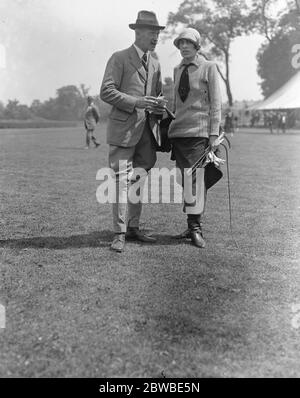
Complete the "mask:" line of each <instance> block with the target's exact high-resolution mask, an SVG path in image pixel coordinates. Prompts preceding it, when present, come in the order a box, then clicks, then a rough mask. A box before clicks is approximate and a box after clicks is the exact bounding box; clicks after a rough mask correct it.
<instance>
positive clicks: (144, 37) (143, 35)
mask: <svg viewBox="0 0 300 398" xmlns="http://www.w3.org/2000/svg"><path fill="white" fill-rule="evenodd" d="M159 33H160V32H159V30H157V29H153V30H152V29H146V28H145V29H136V41H135V43H136V45H137V46H138V47H139V48H140V49H141V50H143V51H145V52H146V51H154V50H155V47H156V45H157V42H158V36H159Z"/></svg>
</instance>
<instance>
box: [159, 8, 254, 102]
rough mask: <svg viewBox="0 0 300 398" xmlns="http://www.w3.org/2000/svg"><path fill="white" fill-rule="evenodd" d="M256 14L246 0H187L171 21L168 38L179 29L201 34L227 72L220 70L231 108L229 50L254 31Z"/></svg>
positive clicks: (210, 51)
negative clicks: (238, 38) (185, 28)
mask: <svg viewBox="0 0 300 398" xmlns="http://www.w3.org/2000/svg"><path fill="white" fill-rule="evenodd" d="M253 18H254V16H253V14H252V13H251V9H250V7H249V6H248V5H247V2H246V1H245V0H231V1H227V0H211V1H210V2H209V3H208V2H207V1H206V0H184V1H183V2H182V3H181V4H180V6H179V9H178V11H177V12H176V13H170V14H169V17H168V27H169V31H168V33H167V34H168V35H170V34H174V32H175V29H176V27H177V26H178V25H180V24H183V25H185V26H189V27H193V28H195V29H197V30H198V32H199V33H200V35H201V37H202V39H203V45H204V47H205V50H206V51H207V54H208V56H211V57H213V58H217V59H218V60H219V61H221V62H222V63H223V66H224V68H223V69H225V72H223V70H221V68H220V67H219V66H218V71H219V74H220V76H221V78H222V80H223V82H224V84H225V86H226V92H227V97H228V102H229V105H230V106H232V104H233V96H232V90H231V85H230V79H229V72H230V46H231V44H232V41H233V40H234V39H235V38H236V37H239V36H242V35H245V34H248V33H249V32H250V31H251V30H252V29H253V27H254V21H253Z"/></svg>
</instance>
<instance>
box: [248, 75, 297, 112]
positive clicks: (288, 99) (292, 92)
mask: <svg viewBox="0 0 300 398" xmlns="http://www.w3.org/2000/svg"><path fill="white" fill-rule="evenodd" d="M297 108H300V71H299V72H297V73H296V74H295V75H294V76H293V77H292V78H291V79H290V80H289V81H288V82H286V83H285V84H284V85H283V86H282V87H280V88H279V89H278V90H277V91H275V93H273V94H272V95H271V96H270V97H269V98H267V99H266V100H265V101H262V102H261V103H259V104H257V105H256V107H255V109H257V110H272V109H274V110H275V109H297Z"/></svg>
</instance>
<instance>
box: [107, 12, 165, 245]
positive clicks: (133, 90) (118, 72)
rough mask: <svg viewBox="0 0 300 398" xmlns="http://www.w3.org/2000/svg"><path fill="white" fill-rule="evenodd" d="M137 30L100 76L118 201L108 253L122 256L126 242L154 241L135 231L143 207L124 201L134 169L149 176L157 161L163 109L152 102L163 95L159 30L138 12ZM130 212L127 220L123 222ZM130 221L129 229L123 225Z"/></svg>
mask: <svg viewBox="0 0 300 398" xmlns="http://www.w3.org/2000/svg"><path fill="white" fill-rule="evenodd" d="M129 27H130V29H133V30H134V31H135V42H134V44H133V45H132V46H131V47H129V48H127V49H125V50H122V51H118V52H116V53H114V54H113V55H112V56H111V58H110V59H109V61H108V63H107V66H106V70H105V74H104V77H103V81H102V85H101V91H100V97H101V99H102V100H103V101H105V102H107V103H108V104H110V105H112V110H111V113H110V116H109V120H108V125H107V143H108V144H109V166H110V168H111V169H113V170H114V172H115V178H116V202H115V203H113V227H114V232H115V237H114V240H113V242H112V244H111V249H112V250H114V251H117V252H122V250H123V249H124V245H125V234H126V238H127V239H134V240H138V241H141V242H148V243H152V242H155V239H154V238H153V237H151V236H148V235H146V234H144V233H143V232H142V231H141V230H140V229H139V220H140V216H141V211H142V203H140V202H139V203H131V201H130V200H128V181H129V182H130V183H134V182H135V181H136V180H135V175H134V170H135V169H137V168H139V170H141V169H143V170H145V175H144V176H143V177H142V178H144V179H145V178H146V176H147V172H148V171H149V170H150V169H151V168H152V167H153V166H154V164H155V162H156V141H155V139H154V136H153V133H152V129H151V127H152V123H153V120H154V122H155V117H156V116H155V115H158V117H159V115H161V113H162V111H163V109H162V106H160V105H159V103H158V102H157V100H156V97H158V96H159V95H160V94H161V92H162V81H161V71H160V65H159V62H158V61H157V60H156V59H155V58H154V57H153V56H152V54H151V51H154V49H155V47H156V45H157V42H158V37H159V33H160V31H161V30H162V29H164V28H165V27H164V26H160V25H159V23H158V21H157V18H156V15H155V14H154V13H153V12H151V11H140V12H139V13H138V17H137V20H136V23H133V24H130V25H129ZM127 210H128V217H127V214H126V213H127ZM127 220H128V225H127Z"/></svg>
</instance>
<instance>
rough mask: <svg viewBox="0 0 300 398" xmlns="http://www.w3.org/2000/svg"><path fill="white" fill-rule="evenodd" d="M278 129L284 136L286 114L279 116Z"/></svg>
mask: <svg viewBox="0 0 300 398" xmlns="http://www.w3.org/2000/svg"><path fill="white" fill-rule="evenodd" d="M280 128H281V131H282V132H283V134H284V133H285V132H286V113H285V112H283V113H281V114H280Z"/></svg>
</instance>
